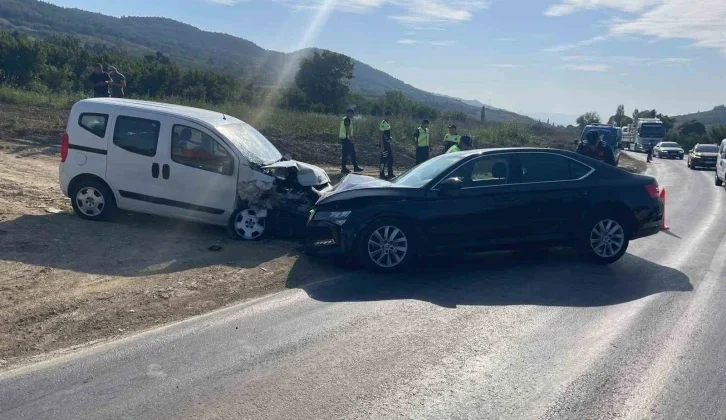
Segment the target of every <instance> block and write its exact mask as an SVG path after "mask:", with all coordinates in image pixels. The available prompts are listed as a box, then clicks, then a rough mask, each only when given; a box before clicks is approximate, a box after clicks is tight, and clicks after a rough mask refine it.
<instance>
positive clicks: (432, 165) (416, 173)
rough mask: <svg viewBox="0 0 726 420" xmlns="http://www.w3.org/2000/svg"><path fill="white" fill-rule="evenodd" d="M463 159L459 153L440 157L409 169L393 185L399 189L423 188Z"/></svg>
mask: <svg viewBox="0 0 726 420" xmlns="http://www.w3.org/2000/svg"><path fill="white" fill-rule="evenodd" d="M463 158H464V156H462V155H460V154H458V153H455V154H448V155H441V156H438V157H436V158H433V159H431V160H427V161H426V162H424V163H422V164H420V165H418V166H416V167H414V168H412V169H409V170H408V171H406V172H404V173H403V174H402V175H400V176H398V177H396V179H394V180H393V181H392V183H393V185H395V186H397V187H406V188H421V187H423V186H424V185H426V184H428V183H429V182H431V180H432V179H434V178H436V177H437V176H439V175H440V174H441V173H442V172H444V171H445V170H447V169H449V168H450V167H451V166H452V165H454V164H455V163H456V162H458V161H460V160H461V159H463Z"/></svg>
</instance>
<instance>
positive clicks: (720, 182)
mask: <svg viewBox="0 0 726 420" xmlns="http://www.w3.org/2000/svg"><path fill="white" fill-rule="evenodd" d="M721 185H723V181H722V180H721V178H719V177H718V169H717V170H716V186H717V187H720V186H721Z"/></svg>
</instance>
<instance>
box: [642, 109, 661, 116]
mask: <svg viewBox="0 0 726 420" xmlns="http://www.w3.org/2000/svg"><path fill="white" fill-rule="evenodd" d="M656 115H657V112H656V111H655V109H651V110H647V109H646V110H645V111H640V112H639V113H638V118H655V116H656Z"/></svg>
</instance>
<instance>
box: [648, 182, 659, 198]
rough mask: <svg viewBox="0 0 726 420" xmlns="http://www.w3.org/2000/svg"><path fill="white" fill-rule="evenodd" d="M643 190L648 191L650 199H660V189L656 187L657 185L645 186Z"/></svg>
mask: <svg viewBox="0 0 726 420" xmlns="http://www.w3.org/2000/svg"><path fill="white" fill-rule="evenodd" d="M645 190H646V191H648V195H650V198H660V187H659V186H658V183H657V182H656V183H653V184H647V185H646V186H645Z"/></svg>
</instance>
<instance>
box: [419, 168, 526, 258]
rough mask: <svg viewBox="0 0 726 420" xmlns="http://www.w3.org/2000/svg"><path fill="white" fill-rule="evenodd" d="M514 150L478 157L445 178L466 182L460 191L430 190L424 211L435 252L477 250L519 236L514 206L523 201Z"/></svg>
mask: <svg viewBox="0 0 726 420" xmlns="http://www.w3.org/2000/svg"><path fill="white" fill-rule="evenodd" d="M511 168H512V165H511V162H510V156H509V154H493V155H485V156H482V157H478V158H476V159H474V160H472V161H469V162H467V163H466V164H464V165H463V166H461V167H460V168H458V169H456V170H454V171H453V172H452V173H450V174H449V175H448V176H447V177H445V178H444V179H448V178H452V177H456V178H459V179H461V180H462V181H463V186H462V188H461V189H460V190H455V191H442V190H441V188H439V186H438V185H437V186H434V187H433V188H432V189H431V190H429V191H428V192H427V193H426V203H425V204H424V206H425V209H423V211H422V212H421V217H422V220H421V224H420V226H421V227H422V233H423V235H424V236H425V239H426V244H427V246H428V247H430V248H431V250H432V251H437V252H441V251H448V250H462V249H466V250H476V249H486V248H491V247H496V246H500V245H503V244H506V243H509V242H512V241H513V240H515V239H516V237H517V236H518V232H517V222H516V220H512V217H511V212H510V211H509V209H510V207H512V205H513V204H514V203H515V202H516V200H517V194H516V190H517V186H515V185H512V184H511V183H510V182H509V180H510V171H511Z"/></svg>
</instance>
